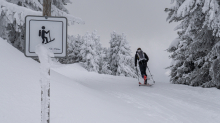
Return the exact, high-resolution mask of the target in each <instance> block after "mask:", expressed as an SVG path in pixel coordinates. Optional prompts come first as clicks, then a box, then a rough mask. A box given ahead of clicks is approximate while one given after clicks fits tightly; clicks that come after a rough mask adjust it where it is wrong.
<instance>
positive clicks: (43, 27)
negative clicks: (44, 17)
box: [39, 26, 50, 44]
mask: <svg viewBox="0 0 220 123" xmlns="http://www.w3.org/2000/svg"><path fill="white" fill-rule="evenodd" d="M49 32H50V30H48V31H45V26H42V31H41V30H40V33H39V36H41V38H42V44H44V42H45V40H46V42H45V43H48V38H47V37H46V36H45V34H47V33H49Z"/></svg>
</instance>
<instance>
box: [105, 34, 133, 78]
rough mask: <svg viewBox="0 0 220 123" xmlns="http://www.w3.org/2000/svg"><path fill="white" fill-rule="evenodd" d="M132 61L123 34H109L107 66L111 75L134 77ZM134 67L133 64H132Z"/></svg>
mask: <svg viewBox="0 0 220 123" xmlns="http://www.w3.org/2000/svg"><path fill="white" fill-rule="evenodd" d="M133 62H134V59H133V58H132V56H131V50H130V46H129V44H128V42H127V40H126V37H125V35H124V34H122V35H119V34H117V33H116V32H113V33H112V34H111V40H110V57H109V64H110V70H111V71H112V75H117V76H130V77H136V72H135V69H132V63H133ZM133 66H134V64H133Z"/></svg>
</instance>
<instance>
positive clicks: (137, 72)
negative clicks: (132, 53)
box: [136, 67, 140, 82]
mask: <svg viewBox="0 0 220 123" xmlns="http://www.w3.org/2000/svg"><path fill="white" fill-rule="evenodd" d="M136 71H137V76H138V82H140V81H139V75H138V70H137V67H136Z"/></svg>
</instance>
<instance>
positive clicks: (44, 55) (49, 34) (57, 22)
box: [24, 0, 67, 123]
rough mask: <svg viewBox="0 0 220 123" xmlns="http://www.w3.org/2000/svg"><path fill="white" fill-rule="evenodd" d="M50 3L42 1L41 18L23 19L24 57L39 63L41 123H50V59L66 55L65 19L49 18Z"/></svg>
mask: <svg viewBox="0 0 220 123" xmlns="http://www.w3.org/2000/svg"><path fill="white" fill-rule="evenodd" d="M51 1H52V0H43V16H34V15H28V16H26V17H25V28H26V29H25V31H26V33H25V53H24V54H25V56H26V57H38V58H39V60H40V62H41V80H40V82H41V123H50V79H49V76H50V61H51V57H58V58H61V57H66V55H67V49H66V47H67V18H65V17H51Z"/></svg>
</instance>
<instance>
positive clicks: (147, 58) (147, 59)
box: [135, 52, 149, 66]
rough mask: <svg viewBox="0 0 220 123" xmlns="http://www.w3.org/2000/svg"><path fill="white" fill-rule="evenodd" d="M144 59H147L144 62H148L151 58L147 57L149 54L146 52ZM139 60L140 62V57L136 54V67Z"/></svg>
mask: <svg viewBox="0 0 220 123" xmlns="http://www.w3.org/2000/svg"><path fill="white" fill-rule="evenodd" d="M144 57H145V58H146V60H144V62H148V61H149V57H148V56H147V54H146V53H145V52H144ZM137 60H139V57H138V55H137V52H136V54H135V66H137ZM139 64H140V63H139Z"/></svg>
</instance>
